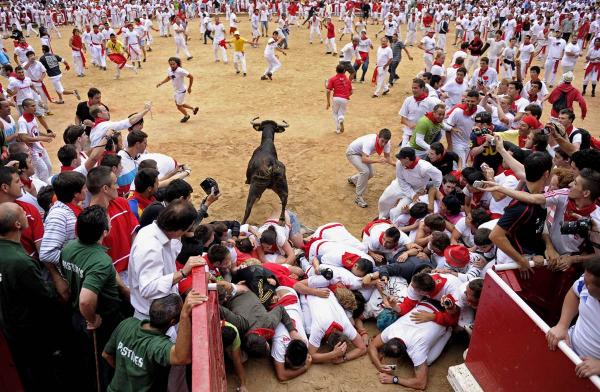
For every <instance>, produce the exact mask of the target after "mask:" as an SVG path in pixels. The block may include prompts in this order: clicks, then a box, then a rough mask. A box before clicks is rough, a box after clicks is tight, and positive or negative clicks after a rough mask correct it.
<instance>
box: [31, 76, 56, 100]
mask: <svg viewBox="0 0 600 392" xmlns="http://www.w3.org/2000/svg"><path fill="white" fill-rule="evenodd" d="M32 82H35V83H41V85H42V91H43V92H44V95H45V96H46V98H48V101H50V102H54V101H52V97H51V96H50V93H49V92H48V89H47V88H46V84H44V82H42V81H41V80H32Z"/></svg>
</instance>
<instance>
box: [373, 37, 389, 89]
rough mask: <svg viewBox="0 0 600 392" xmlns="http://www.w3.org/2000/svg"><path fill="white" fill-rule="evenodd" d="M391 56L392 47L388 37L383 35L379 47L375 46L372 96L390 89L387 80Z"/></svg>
mask: <svg viewBox="0 0 600 392" xmlns="http://www.w3.org/2000/svg"><path fill="white" fill-rule="evenodd" d="M393 58H394V54H393V53H392V48H390V47H389V45H388V39H387V38H385V37H384V38H381V47H379V48H377V64H376V67H375V73H374V75H373V76H374V78H375V80H376V86H375V92H374V93H373V98H377V97H379V94H383V95H386V94H387V93H388V92H389V91H390V86H389V84H388V83H387V80H388V79H389V77H388V69H389V66H390V64H391V63H392V59H393Z"/></svg>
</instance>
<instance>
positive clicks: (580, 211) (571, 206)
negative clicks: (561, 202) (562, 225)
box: [564, 199, 596, 221]
mask: <svg viewBox="0 0 600 392" xmlns="http://www.w3.org/2000/svg"><path fill="white" fill-rule="evenodd" d="M595 209H596V205H595V204H590V205H589V206H587V207H583V208H577V206H576V205H575V200H571V199H569V202H568V203H567V208H566V209H565V214H564V220H565V221H576V220H577V218H576V217H574V216H573V214H577V215H581V216H590V214H591V213H592V212H594V210H595Z"/></svg>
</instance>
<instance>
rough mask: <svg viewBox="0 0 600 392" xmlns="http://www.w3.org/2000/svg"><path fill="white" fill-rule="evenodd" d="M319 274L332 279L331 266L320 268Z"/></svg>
mask: <svg viewBox="0 0 600 392" xmlns="http://www.w3.org/2000/svg"><path fill="white" fill-rule="evenodd" d="M320 273H321V276H322V277H324V278H325V279H327V280H331V279H333V271H332V270H331V268H321V270H320Z"/></svg>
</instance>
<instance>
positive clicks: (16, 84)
mask: <svg viewBox="0 0 600 392" xmlns="http://www.w3.org/2000/svg"><path fill="white" fill-rule="evenodd" d="M8 80H9V82H8V89H9V90H11V91H14V92H16V96H15V99H16V101H17V105H21V104H22V103H23V101H24V100H25V99H27V98H29V99H33V100H35V98H36V96H37V94H36V93H35V92H34V90H33V82H32V81H31V79H30V78H28V77H27V76H25V79H23V80H19V79H17V78H9V79H8Z"/></svg>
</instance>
